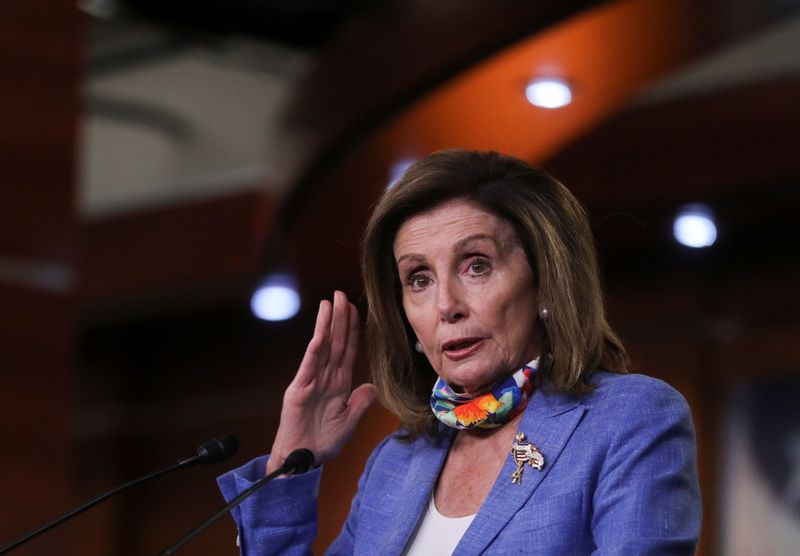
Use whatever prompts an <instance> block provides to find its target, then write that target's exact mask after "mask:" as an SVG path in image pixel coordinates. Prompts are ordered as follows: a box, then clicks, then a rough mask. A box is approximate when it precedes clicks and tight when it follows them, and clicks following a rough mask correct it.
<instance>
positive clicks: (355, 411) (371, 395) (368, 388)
mask: <svg viewBox="0 0 800 556" xmlns="http://www.w3.org/2000/svg"><path fill="white" fill-rule="evenodd" d="M377 397H378V391H377V390H376V389H375V386H374V385H372V384H370V383H369V382H366V383H364V384H362V385H361V386H359V387H358V388H356V389H355V390H353V392H352V393H351V394H350V399H349V400H348V401H347V407H348V409H349V410H350V422H351V426H355V425H356V423H358V422H359V421H360V420H361V417H362V416H363V415H364V412H365V411H367V409H369V408H370V406H371V405H372V404H373V403H375V399H376V398H377Z"/></svg>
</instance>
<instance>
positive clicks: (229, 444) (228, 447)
mask: <svg viewBox="0 0 800 556" xmlns="http://www.w3.org/2000/svg"><path fill="white" fill-rule="evenodd" d="M238 449H239V441H238V440H236V437H235V436H231V435H225V436H220V437H219V438H214V439H213V440H209V441H208V442H205V443H203V444H201V445H200V446H199V447H198V448H197V450H195V452H194V453H193V454H190V455H188V456H186V457H185V458H181V459H180V460H179V461H178V462H177V463H175V464H172V465H170V466H169V467H165V468H164V469H160V470H158V471H154V472H152V473H148V474H147V475H144V476H143V477H139V478H138V479H134V480H132V481H129V482H127V483H125V484H124V485H121V486H118V487H116V488H114V489H111V490H109V491H108V492H106V493H104V494H101V495H100V496H98V497H96V498H93V499H92V500H89V501H88V502H86V503H85V504H82V505H80V506H78V507H77V508H75V509H74V510H71V511H69V512H67V513H65V514H63V515H61V516H59V517H57V518H55V519H53V520H51V521H49V522H47V523H45V524H44V525H42V526H41V527H39V528H38V529H35V530H33V531H31V532H30V533H28V534H27V535H25V536H23V537H21V538H19V539H17V540H15V541H13V542H11V543H9V544H7V545H5V546H3V547H0V555H2V554H6V553H7V552H10V551H11V550H13V549H15V548H17V547H18V546H22V545H23V544H25V543H26V542H28V541H30V540H33V539H35V538H36V537H38V536H39V535H41V534H42V533H46V532H47V531H49V530H50V529H52V528H53V527H56V526H57V525H60V524H62V523H64V522H65V521H68V520H70V519H72V518H73V517H75V516H76V515H78V514H80V513H83V512H85V511H86V510H88V509H89V508H91V507H93V506H96V505H97V504H99V503H100V502H102V501H103V500H105V499H107V498H110V497H111V496H114V495H115V494H117V493H118V492H122V491H123V490H127V489H129V488H131V487H132V486H136V485H138V484H140V483H143V482H145V481H149V480H150V479H155V478H156V477H160V476H161V475H166V474H167V473H169V472H171V471H175V470H176V469H186V468H188V467H192V466H194V465H197V464H198V463H217V462H220V461H222V460H224V459H227V458H229V457H230V456H232V455H233V454H235V453H236V451H237V450H238Z"/></svg>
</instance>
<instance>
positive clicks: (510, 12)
mask: <svg viewBox="0 0 800 556" xmlns="http://www.w3.org/2000/svg"><path fill="white" fill-rule="evenodd" d="M454 146H460V147H471V148H479V149H495V150H500V151H504V152H508V153H511V154H514V155H516V156H519V157H522V158H524V159H526V160H528V161H530V162H532V163H535V164H538V165H541V166H544V167H545V168H546V169H547V170H549V171H550V172H551V173H553V174H555V175H556V176H558V177H559V178H560V179H561V180H562V181H563V182H564V183H566V184H567V185H568V187H570V189H571V190H572V191H573V192H574V193H575V194H576V195H577V197H578V198H579V199H581V200H582V202H584V203H585V205H586V206H587V208H588V210H589V213H590V216H591V221H592V225H593V228H594V231H595V233H596V237H597V242H598V247H599V250H600V253H601V258H602V264H603V268H604V274H605V283H606V290H607V293H608V306H609V312H610V317H611V320H612V323H613V324H614V326H615V327H617V329H618V330H619V332H620V333H621V335H622V337H623V339H624V340H625V342H626V344H627V346H628V347H629V349H630V351H631V353H632V355H633V358H634V367H635V368H636V369H637V370H640V371H641V372H644V373H646V374H650V375H653V376H657V377H659V378H662V379H664V380H666V381H668V382H669V383H670V384H672V385H673V386H675V387H676V388H677V389H678V390H680V391H681V392H682V393H683V394H684V396H685V397H686V398H687V399H688V400H689V402H690V404H691V406H692V410H693V413H694V419H695V425H696V428H697V440H698V451H699V458H700V459H699V472H700V478H701V483H702V490H703V498H704V524H703V538H702V541H701V547H700V550H699V554H702V555H714V554H726V555H749V554H775V555H778V554H792V553H795V550H796V548H795V547H796V546H798V545H800V355H799V354H798V353H799V351H798V349H797V346H798V343H800V288H798V278H800V257H798V247H800V245H798V243H799V242H798V238H799V237H800V223H798V220H799V219H798V216H800V212H799V209H800V155H798V150H800V0H702V1H697V0H695V1H688V0H617V1H573V0H540V1H538V2H523V1H521V0H494V1H491V2H490V1H488V0H486V1H479V0H438V1H435V2H431V1H422V0H406V1H400V0H383V1H373V2H363V1H358V0H349V1H348V0H338V1H335V0H326V1H322V0H304V1H296V2H291V1H288V0H228V1H222V0H194V1H189V0H173V1H171V2H156V1H153V0H80V1H78V2H77V3H76V2H75V1H74V0H69V1H67V0H55V1H54V0H47V1H45V0H28V1H26V2H5V3H3V5H2V7H0V365H1V367H0V372H1V373H2V374H1V375H0V376H2V383H0V427H2V428H1V429H0V492H1V493H2V510H0V544H4V543H5V542H8V541H11V540H12V539H13V538H15V537H17V536H20V535H22V534H23V533H25V532H27V531H28V530H30V529H32V528H33V527H35V526H36V525H38V524H40V523H42V522H44V521H46V520H48V519H50V518H52V517H54V516H55V515H57V514H59V513H61V512H63V511H65V510H66V509H68V508H70V507H72V506H74V505H77V504H78V503H79V502H81V501H83V500H85V499H88V498H90V497H92V496H94V495H96V494H98V493H100V492H102V491H103V490H106V489H109V488H111V487H112V486H115V485H117V484H120V483H122V482H124V481H126V480H128V479H130V478H133V477H135V476H137V475H141V474H144V473H146V472H149V471H151V470H154V469H156V468H159V467H162V466H165V465H167V464H169V463H172V462H173V461H174V460H177V459H178V458H180V457H181V456H184V455H185V454H186V453H188V452H191V451H192V450H193V449H194V448H195V447H196V446H197V445H198V444H200V443H201V442H203V441H204V440H206V439H208V438H211V437H212V436H215V435H218V434H222V433H232V434H235V435H237V436H238V437H239V438H240V440H241V445H242V447H241V450H240V452H239V454H238V455H237V456H235V457H234V458H232V459H231V460H228V461H227V462H225V463H224V464H221V465H217V466H211V467H204V468H202V469H200V468H198V469H194V470H192V471H184V472H181V473H178V474H175V475H172V476H171V478H166V479H162V480H160V481H157V482H154V483H152V484H148V485H146V486H143V487H141V488H138V489H135V490H133V491H130V492H128V493H126V494H124V495H121V496H118V497H116V498H114V499H112V500H110V501H109V502H107V503H106V504H104V505H102V506H100V507H97V508H95V509H93V510H91V511H90V512H88V513H86V514H84V515H82V516H81V517H79V518H78V519H76V520H75V521H73V522H72V523H70V524H68V525H65V526H63V527H61V528H60V529H58V530H56V531H53V532H51V533H48V534H47V535H46V536H43V537H41V538H39V539H37V540H35V541H33V542H31V543H30V544H29V545H28V546H27V547H26V548H23V549H20V550H19V551H18V552H17V553H19V554H117V555H121V556H128V555H138V554H155V553H157V552H158V551H159V550H160V549H162V548H164V547H166V546H167V545H169V544H170V543H171V542H172V541H174V540H175V539H176V538H177V537H179V536H180V535H181V534H183V533H184V532H186V531H187V530H188V529H189V528H190V527H191V526H193V525H194V524H196V523H198V522H200V521H202V520H203V519H205V518H206V517H207V516H208V515H210V514H211V513H213V512H214V511H215V510H216V509H217V508H218V507H219V506H220V505H221V503H222V499H221V497H220V496H219V494H218V492H217V490H216V486H215V481H214V477H215V476H216V475H218V474H220V473H222V472H223V471H225V470H227V469H229V468H231V467H233V466H237V465H240V464H242V463H244V462H246V461H247V460H249V459H251V458H252V457H255V456H257V455H259V454H262V453H264V452H266V451H267V450H268V449H269V447H270V445H271V442H272V438H273V435H274V432H275V427H276V425H277V420H278V414H279V409H280V403H281V398H282V394H283V390H284V388H285V387H286V385H287V384H288V382H289V381H290V380H291V377H292V376H293V374H294V371H295V369H296V367H297V364H298V363H299V361H300V358H301V356H302V352H303V350H304V347H305V344H306V342H307V341H308V339H309V338H310V333H311V330H312V327H313V319H314V315H315V312H316V307H317V304H318V301H319V299H321V298H323V297H328V298H330V296H331V295H332V292H333V290H334V289H342V290H344V291H345V292H347V293H348V295H349V296H350V297H351V298H353V299H357V300H359V303H360V304H361V308H362V310H363V309H364V305H363V300H362V288H361V284H360V278H359V269H358V249H359V238H360V234H361V232H362V229H363V226H364V224H365V222H366V218H367V216H368V214H369V211H370V207H371V205H372V204H373V203H374V202H375V200H376V199H377V198H378V196H379V195H380V193H381V192H382V191H383V190H384V189H385V188H386V187H388V186H390V184H391V183H392V181H393V180H394V179H396V177H397V176H398V175H399V173H401V172H402V171H403V169H404V168H406V167H407V166H408V165H409V164H411V163H413V162H414V161H415V160H416V159H418V158H420V157H422V156H424V155H425V154H427V153H429V152H431V151H434V150H437V149H441V148H446V147H454ZM256 292H259V295H254V294H255V293H256ZM282 319H283V320H282ZM362 349H363V348H362ZM357 374H358V377H357V380H358V381H363V380H367V378H368V361H367V360H366V357H362V359H361V361H360V363H359V368H358V373H357ZM395 426H396V422H395V421H394V419H393V418H392V417H391V416H390V415H389V414H388V413H386V412H385V411H384V410H382V409H381V408H375V409H374V410H372V413H371V414H370V415H369V416H368V418H367V419H365V421H364V423H363V424H362V426H361V427H360V428H359V430H358V431H357V433H356V435H355V436H354V438H353V439H352V440H351V442H350V444H349V445H348V446H347V448H346V449H345V453H344V454H343V456H342V457H341V458H339V459H338V460H337V461H335V462H333V463H331V464H330V465H328V466H326V471H325V473H324V478H323V484H322V487H321V492H320V512H319V513H320V526H319V530H320V535H319V538H318V541H317V543H316V544H315V552H316V553H321V552H322V551H323V550H324V548H325V547H326V546H327V545H328V543H329V542H330V541H331V540H332V538H333V537H334V536H335V535H336V533H337V532H338V530H339V527H340V526H341V523H342V521H343V520H344V517H345V515H346V513H347V510H348V507H349V503H350V499H351V497H352V494H353V492H354V491H355V486H356V481H357V477H358V474H359V472H360V469H361V466H362V464H363V462H364V460H365V458H366V456H367V455H368V453H369V452H370V450H371V449H372V447H373V446H374V445H375V443H376V442H377V441H378V439H379V438H381V437H382V436H384V435H385V434H387V433H388V432H390V431H392V430H393V429H394V427H395ZM235 535H236V533H235V527H234V526H233V522H232V520H230V519H226V520H225V521H223V522H220V523H218V524H217V525H216V526H214V527H213V528H212V529H210V530H209V531H207V532H206V533H205V534H204V536H203V537H202V538H200V539H197V540H195V541H194V542H193V543H191V544H190V545H188V546H187V547H186V548H185V550H184V551H183V552H184V553H185V554H236V553H237V549H236V548H235V546H234V541H235Z"/></svg>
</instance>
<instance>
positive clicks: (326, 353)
mask: <svg viewBox="0 0 800 556" xmlns="http://www.w3.org/2000/svg"><path fill="white" fill-rule="evenodd" d="M331 318H332V309H331V303H330V301H327V300H322V301H321V302H320V304H319V310H318V311H317V322H316V323H315V324H314V335H313V336H312V337H311V341H310V342H309V343H308V347H307V348H306V353H305V355H304V356H303V361H302V362H301V363H300V369H298V371H297V376H296V377H295V380H297V381H299V382H300V383H305V382H308V381H309V380H311V379H312V378H313V377H314V376H315V375H316V374H317V370H318V369H319V368H320V367H323V366H325V365H326V364H327V363H328V359H329V357H330V342H329V337H328V336H329V333H330V329H331Z"/></svg>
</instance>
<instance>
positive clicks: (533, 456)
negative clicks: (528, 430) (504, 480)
mask: <svg viewBox="0 0 800 556" xmlns="http://www.w3.org/2000/svg"><path fill="white" fill-rule="evenodd" d="M511 456H512V457H513V458H514V463H516V464H517V470H516V471H514V473H513V474H512V475H511V483H512V484H521V483H522V471H523V470H524V468H525V464H526V463H527V464H528V465H530V466H531V467H533V468H534V469H538V470H539V471H541V470H542V467H544V456H543V455H542V453H541V452H540V451H539V448H537V447H536V444H533V443H531V442H530V441H528V440H526V439H525V433H524V432H518V433H517V435H516V436H515V437H514V443H513V444H512V445H511Z"/></svg>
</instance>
